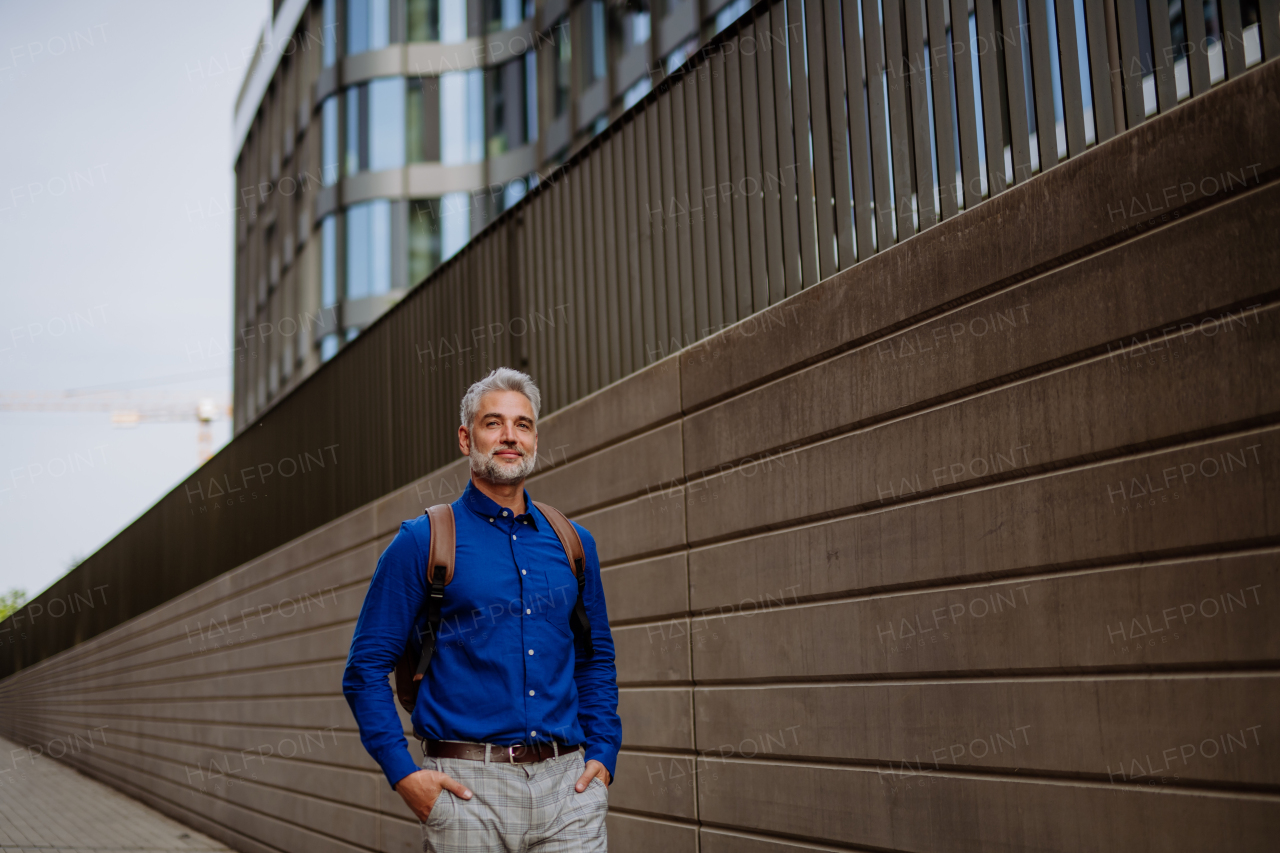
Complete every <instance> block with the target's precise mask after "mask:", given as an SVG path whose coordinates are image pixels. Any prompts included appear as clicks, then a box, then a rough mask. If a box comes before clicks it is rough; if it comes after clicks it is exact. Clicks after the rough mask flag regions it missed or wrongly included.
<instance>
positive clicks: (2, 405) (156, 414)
mask: <svg viewBox="0 0 1280 853" xmlns="http://www.w3.org/2000/svg"><path fill="white" fill-rule="evenodd" d="M0 412H107V413H109V414H110V416H111V425H112V426H114V427H120V428H125V429H128V428H132V427H136V426H139V425H140V424H157V423H188V422H191V421H195V422H196V423H197V424H199V427H200V428H199V430H198V432H197V433H196V455H197V457H198V458H199V460H200V462H201V463H203V462H205V461H206V460H208V459H209V458H210V457H211V456H213V424H214V422H215V421H220V420H223V419H224V418H225V419H230V417H231V404H230V403H219V402H216V401H215V400H214V398H213V397H212V396H208V395H196V396H194V397H193V396H192V395H176V394H171V393H155V392H143V393H138V392H122V391H112V390H103V391H95V390H92V389H87V390H70V391H0Z"/></svg>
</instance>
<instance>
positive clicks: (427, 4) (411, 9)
mask: <svg viewBox="0 0 1280 853" xmlns="http://www.w3.org/2000/svg"><path fill="white" fill-rule="evenodd" d="M404 11H405V33H406V34H407V36H408V39H409V41H439V40H440V3H439V0H406V2H405V9H404Z"/></svg>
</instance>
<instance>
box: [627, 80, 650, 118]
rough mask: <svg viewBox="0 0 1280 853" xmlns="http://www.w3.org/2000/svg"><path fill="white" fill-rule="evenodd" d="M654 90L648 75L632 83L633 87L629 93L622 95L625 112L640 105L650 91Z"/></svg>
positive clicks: (628, 90)
mask: <svg viewBox="0 0 1280 853" xmlns="http://www.w3.org/2000/svg"><path fill="white" fill-rule="evenodd" d="M652 88H653V81H652V80H650V79H649V75H648V74H646V75H644V76H643V77H641V78H640V79H639V80H637V81H636V82H634V83H632V84H631V87H630V88H629V89H627V91H625V92H623V93H622V108H623V109H624V110H629V109H631V108H632V107H633V106H635V105H636V104H638V103H640V101H641V100H643V99H644V96H645V95H647V94H649V90H650V89H652Z"/></svg>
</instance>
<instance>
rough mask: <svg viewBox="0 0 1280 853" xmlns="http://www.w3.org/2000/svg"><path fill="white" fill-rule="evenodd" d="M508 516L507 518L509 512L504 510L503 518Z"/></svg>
mask: <svg viewBox="0 0 1280 853" xmlns="http://www.w3.org/2000/svg"><path fill="white" fill-rule="evenodd" d="M506 516H507V511H506V510H505V509H504V510H503V511H502V517H503V518H506Z"/></svg>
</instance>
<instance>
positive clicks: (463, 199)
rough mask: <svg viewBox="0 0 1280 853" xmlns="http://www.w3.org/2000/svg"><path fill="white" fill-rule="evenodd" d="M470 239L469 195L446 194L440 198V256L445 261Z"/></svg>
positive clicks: (461, 193) (462, 193) (458, 193)
mask: <svg viewBox="0 0 1280 853" xmlns="http://www.w3.org/2000/svg"><path fill="white" fill-rule="evenodd" d="M470 239H471V194H470V193H466V192H457V193H446V194H445V195H444V196H442V197H441V198H440V255H441V260H442V261H447V260H449V259H450V258H452V257H453V256H454V255H456V254H457V253H458V250H459V249H461V248H462V247H463V246H465V245H467V241H468V240H470Z"/></svg>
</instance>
